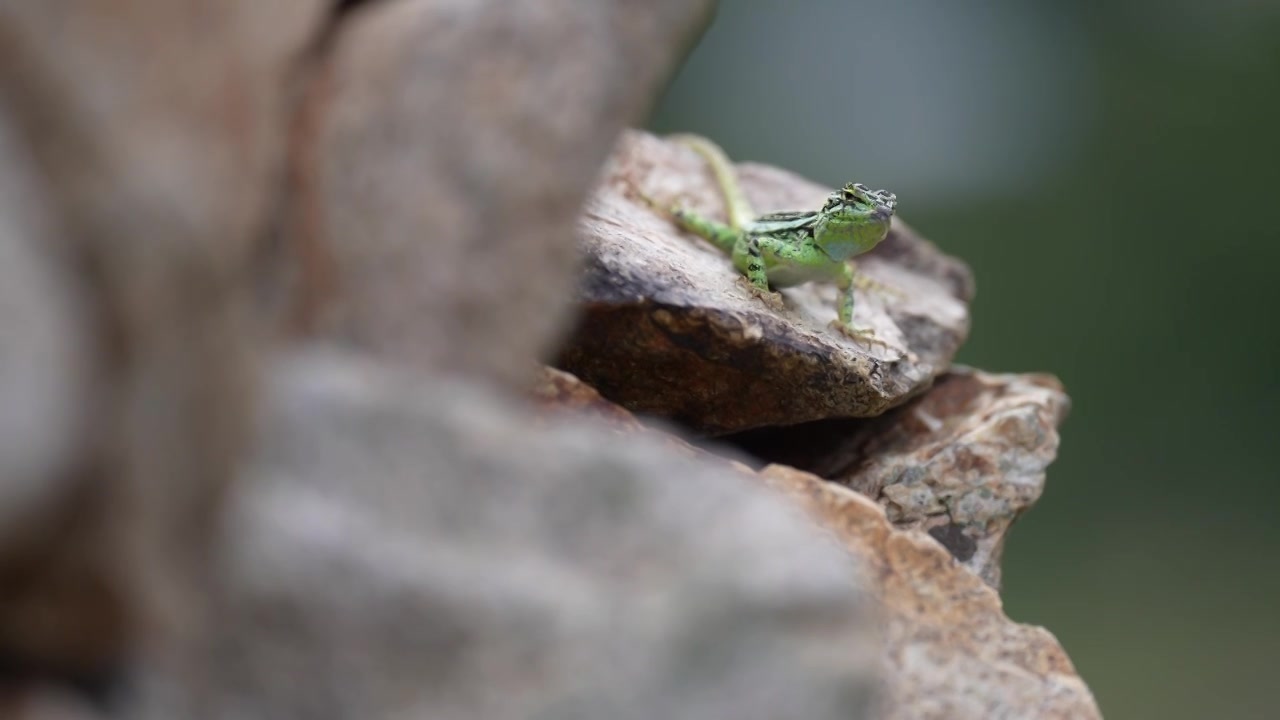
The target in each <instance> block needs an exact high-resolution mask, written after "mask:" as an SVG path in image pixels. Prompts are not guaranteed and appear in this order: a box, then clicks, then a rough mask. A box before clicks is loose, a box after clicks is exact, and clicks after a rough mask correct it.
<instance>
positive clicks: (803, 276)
mask: <svg viewBox="0 0 1280 720" xmlns="http://www.w3.org/2000/svg"><path fill="white" fill-rule="evenodd" d="M668 139H670V140H673V141H675V142H678V143H681V144H683V145H686V146H688V147H689V148H691V149H693V150H694V151H695V152H697V153H698V154H699V155H700V156H702V158H703V159H704V160H705V161H706V162H707V164H708V165H709V166H710V168H711V171H712V174H713V175H714V176H715V179H716V183H717V184H718V185H719V186H720V192H721V193H722V194H723V196H724V199H725V204H726V206H727V208H728V213H727V214H728V220H729V222H728V223H721V222H717V221H715V220H712V219H710V218H707V217H704V216H702V215H699V214H697V213H694V212H692V211H689V210H687V209H685V208H683V207H680V206H678V205H674V206H671V207H666V208H664V207H662V206H660V205H659V204H658V203H657V202H656V201H654V200H652V199H651V198H648V197H645V196H642V199H644V200H645V202H646V203H647V204H649V205H650V206H651V207H653V208H654V209H655V210H658V211H660V212H664V213H665V214H666V215H667V216H668V217H669V218H670V219H672V220H674V222H675V224H676V225H678V226H679V227H681V228H682V229H684V230H686V231H688V232H691V233H693V234H695V235H697V236H699V237H702V238H704V239H706V240H707V241H708V242H710V243H711V244H712V245H715V246H716V247H717V248H719V249H720V250H722V251H723V252H725V253H727V254H729V256H730V257H731V258H732V260H733V265H734V267H735V268H736V269H737V270H738V272H740V273H742V274H743V275H744V276H745V277H746V280H747V281H748V282H749V283H750V286H751V288H752V292H753V293H754V294H755V295H756V296H757V297H760V298H761V299H762V300H764V301H765V302H766V303H767V304H769V305H771V306H772V307H774V308H775V309H780V308H781V307H782V301H781V296H780V295H779V294H778V293H776V292H774V291H772V290H771V286H772V287H775V288H777V287H791V286H794V285H800V284H803V283H806V282H812V281H820V282H821V281H828V282H834V283H835V285H836V287H837V288H838V289H839V290H840V299H839V301H838V305H837V311H836V313H837V319H836V320H835V321H833V322H832V326H833V327H835V328H836V329H837V330H839V331H840V332H842V333H844V334H845V335H848V336H849V337H851V338H853V339H856V340H862V341H864V342H872V343H876V344H879V345H883V346H885V347H889V345H888V344H886V343H885V342H884V341H882V340H880V339H878V338H876V337H875V332H874V331H873V330H872V329H870V328H858V327H856V326H855V325H854V324H853V306H854V286H855V285H864V286H865V285H871V284H873V283H871V282H870V281H869V279H867V278H862V277H861V276H859V275H858V274H857V271H856V269H855V266H854V264H853V262H852V261H851V260H850V259H851V258H853V257H854V256H856V255H860V254H862V253H864V252H866V251H868V250H870V249H871V248H873V247H875V246H876V245H877V244H879V243H880V241H881V240H884V239H885V237H886V236H887V235H888V233H889V224H890V221H891V219H892V217H893V214H894V212H895V210H896V209H897V206H898V199H897V196H895V195H894V194H893V193H891V192H888V191H887V190H871V189H868V188H867V187H866V186H864V185H861V184H859V183H847V184H846V185H845V186H844V187H842V188H840V189H839V190H836V191H835V192H833V193H831V194H830V195H829V196H828V197H827V200H826V202H825V203H824V204H823V205H822V207H821V208H819V209H817V210H808V211H789V212H775V213H768V214H766V215H757V214H756V213H755V211H754V210H752V208H751V204H750V203H749V202H748V201H747V199H746V196H745V195H744V194H743V193H742V190H741V188H740V187H739V185H738V180H737V174H736V173H735V172H734V169H733V164H732V163H731V162H730V160H729V158H728V156H727V155H726V154H725V152H724V150H722V149H721V148H720V146H718V145H716V144H715V143H713V142H712V141H710V140H708V139H706V138H704V137H701V136H699V135H690V134H677V135H671V136H668ZM886 289H887V288H886Z"/></svg>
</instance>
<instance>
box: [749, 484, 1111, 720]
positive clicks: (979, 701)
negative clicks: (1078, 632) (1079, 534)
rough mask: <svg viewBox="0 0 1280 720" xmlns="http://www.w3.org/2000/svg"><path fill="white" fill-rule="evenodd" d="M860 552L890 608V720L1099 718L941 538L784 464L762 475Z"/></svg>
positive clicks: (1063, 664)
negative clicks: (902, 525)
mask: <svg viewBox="0 0 1280 720" xmlns="http://www.w3.org/2000/svg"><path fill="white" fill-rule="evenodd" d="M762 476H763V477H764V478H765V480H766V481H767V482H768V483H769V484H770V485H772V486H774V487H777V488H779V489H782V490H785V491H787V492H789V493H791V494H792V495H793V496H795V497H797V498H798V499H800V501H801V502H802V503H803V504H804V505H806V506H807V507H808V508H810V510H811V511H812V512H813V513H814V514H815V515H816V516H817V517H818V518H819V519H820V521H821V522H822V523H823V524H824V525H825V526H826V527H827V528H829V529H830V530H832V531H833V532H834V533H835V534H836V536H837V537H839V538H840V540H841V541H842V542H843V543H844V545H845V547H846V548H847V549H848V550H849V552H850V553H852V554H853V555H854V556H855V557H857V558H858V559H859V560H860V561H861V563H862V565H863V567H864V568H865V571H866V573H867V576H868V577H870V578H873V584H874V587H875V592H876V595H877V597H878V598H879V600H880V602H881V604H882V605H883V607H884V609H885V612H886V614H887V619H886V625H885V630H886V633H887V640H888V652H887V659H888V664H889V676H888V677H889V680H888V685H889V689H888V693H889V696H890V698H891V699H890V701H889V703H888V705H887V707H888V712H887V713H886V714H885V715H884V717H885V719H886V720H895V719H897V718H903V719H904V720H905V719H906V718H910V719H911V720H931V719H933V718H938V719H939V720H941V719H943V718H945V719H946V720H967V719H970V718H972V719H973V720H994V719H998V718H1037V719H1038V720H1054V719H1055V718H1063V719H1064V720H1065V719H1067V718H1070V719H1071V720H1082V719H1086V718H1101V717H1102V715H1101V713H1100V712H1099V710H1098V707H1097V703H1096V702H1095V701H1094V699H1093V695H1092V694H1091V693H1090V692H1089V688H1088V687H1087V686H1086V685H1085V684H1084V682H1083V681H1082V680H1081V679H1080V677H1079V675H1077V674H1076V671H1075V668H1074V667H1073V666H1072V665H1071V661H1070V659H1068V657H1067V655H1066V653H1065V652H1064V651H1063V649H1062V647H1061V646H1060V645H1059V644H1058V641H1057V639H1056V638H1054V637H1053V635H1052V634H1050V633H1049V632H1048V631H1047V630H1045V629H1043V628H1039V627H1033V626H1029V625H1020V624H1018V623H1014V622H1011V621H1010V620H1009V619H1008V618H1007V617H1005V615H1004V612H1003V611H1002V610H1001V606H1000V598H999V596H998V595H997V594H996V592H995V590H993V589H992V588H991V587H989V586H987V585H986V584H984V583H983V582H982V580H981V579H980V578H979V577H978V576H977V575H975V574H974V573H972V572H970V571H969V570H968V569H966V568H965V567H963V566H962V565H960V564H959V563H958V562H957V561H956V560H955V558H953V557H951V556H950V555H949V554H948V552H947V550H946V549H945V548H943V547H942V546H941V545H940V544H938V543H937V542H936V541H935V540H934V539H933V538H931V537H929V536H928V535H926V534H925V533H923V532H920V531H918V530H899V529H897V528H895V527H894V526H893V524H892V523H890V522H889V519H888V518H887V517H886V516H885V513H884V510H883V509H881V508H880V507H879V506H878V505H876V504H875V503H874V502H872V501H871V500H869V499H867V498H866V497H864V496H863V495H861V494H859V493H856V492H854V491H852V490H850V489H848V488H845V487H842V486H840V485H836V484H835V483H831V482H827V481H825V480H823V479H821V478H819V477H817V476H815V475H811V474H809V473H805V472H801V471H799V470H795V469H792V468H787V467H784V466H781V465H771V466H769V467H767V468H765V470H764V471H763V473H762Z"/></svg>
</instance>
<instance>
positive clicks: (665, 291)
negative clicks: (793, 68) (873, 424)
mask: <svg viewBox="0 0 1280 720" xmlns="http://www.w3.org/2000/svg"><path fill="white" fill-rule="evenodd" d="M739 174H740V177H741V181H742V184H743V188H744V190H745V192H746V193H747V195H748V197H749V198H750V200H751V202H752V204H753V205H754V206H755V208H756V209H757V210H758V211H759V212H771V211H776V210H786V209H803V208H809V207H817V206H818V205H820V204H821V203H822V201H823V199H824V198H825V197H826V195H827V193H828V192H830V190H829V189H828V188H824V187H822V186H820V185H817V184H815V183H812V182H809V181H807V180H805V179H803V178H801V177H799V176H797V175H795V174H792V173H789V172H786V171H784V170H780V169H777V168H773V167H766V166H762V165H753V164H745V165H741V166H739ZM637 191H638V192H637ZM639 193H643V194H644V195H647V196H649V197H652V198H655V199H657V200H659V201H662V202H668V201H673V202H679V203H680V204H682V205H684V206H686V207H689V208H691V209H694V210H696V211H699V212H702V213H705V214H708V215H710V216H712V217H720V218H723V217H724V206H723V202H722V199H721V197H720V194H719V190H718V189H717V188H716V185H715V183H714V181H713V178H712V176H711V173H710V170H709V169H708V168H707V167H705V164H704V163H703V162H702V160H701V159H700V158H699V157H698V156H697V155H696V154H695V153H694V152H693V151H692V150H689V149H688V148H685V147H684V146H682V145H679V144H676V143H672V142H669V141H665V140H662V139H659V138H657V137H655V136H653V135H649V134H647V133H643V132H639V131H628V132H627V133H626V134H625V135H624V136H623V137H622V139H621V140H620V142H619V144H618V146H617V148H616V149H615V152H614V155H613V157H612V158H611V160H610V162H609V164H608V166H607V167H606V169H605V172H604V175H603V177H602V180H601V182H600V184H599V186H598V188H597V189H596V191H595V193H594V194H593V196H592V197H591V199H590V200H589V201H588V203H587V205H586V208H585V211H584V213H583V217H582V220H581V222H580V224H579V234H580V240H581V243H580V244H581V247H582V252H583V254H584V261H585V262H584V264H585V272H584V277H583V280H582V283H581V286H580V291H579V292H580V300H581V304H582V306H583V309H584V314H583V317H582V319H581V321H580V322H579V324H578V326H577V328H576V330H575V332H573V333H572V336H571V337H570V339H569V341H568V342H567V343H566V345H565V346H564V349H563V350H562V352H561V353H560V356H559V358H558V361H557V363H556V364H557V365H558V366H559V367H561V368H563V369H566V370H568V371H570V372H573V373H574V374H575V375H577V376H579V377H581V378H582V379H583V380H585V381H587V382H588V383H589V384H591V385H592V386H593V387H595V388H597V389H598V390H599V391H600V393H601V394H602V395H604V396H605V397H607V398H609V399H610V400H612V401H614V402H617V403H619V404H620V405H622V406H624V407H626V408H628V409H630V410H633V411H636V412H640V413H644V414H651V415H656V416H661V417H666V418H670V419H672V420H674V421H676V422H679V423H681V424H683V425H685V426H686V427H689V428H691V429H693V430H694V431H697V432H701V433H705V434H708V435H718V434H724V433H730V432H735V431H740V430H746V429H750V428H756V427H762V426H770V425H790V424H796V423H802V422H808V421H812V420H819V419H824V418H839V417H869V416H874V415H879V414H881V413H883V412H884V411H885V410H886V409H888V408H890V407H893V406H895V405H898V404H901V403H902V402H903V401H905V400H907V399H908V398H910V397H912V396H913V395H915V394H917V393H919V392H921V391H922V390H924V389H925V388H927V387H929V385H930V384H931V383H932V382H933V380H934V378H935V377H936V376H938V375H939V374H940V373H942V372H944V371H945V370H946V369H947V368H948V366H949V365H950V363H951V359H952V357H953V356H954V355H955V353H956V351H957V350H958V349H959V347H960V345H961V343H962V342H963V341H964V339H965V337H966V336H967V334H968V330H969V311H968V306H967V303H968V301H969V300H970V298H971V297H972V295H973V281H972V277H971V275H970V273H969V270H968V268H967V267H965V265H964V264H963V263H961V262H960V261H959V260H956V259H955V258H951V257H948V256H946V255H944V254H942V253H941V252H940V251H938V250H937V248H935V247H934V246H933V245H932V244H931V243H929V242H928V241H926V240H924V239H922V238H920V237H919V236H918V235H916V234H915V233H914V232H913V231H912V230H911V229H910V228H909V227H907V226H906V224H905V223H902V222H900V221H898V220H896V219H895V221H894V225H893V228H892V230H891V232H890V235H889V237H888V238H887V239H886V240H885V241H884V242H882V243H881V244H880V245H879V246H878V247H877V248H876V249H875V250H873V251H872V252H870V253H867V254H866V255H863V256H861V257H859V259H858V267H859V269H860V270H861V271H862V272H863V273H864V274H866V275H867V276H869V277H870V278H871V279H873V280H875V281H877V282H878V283H880V284H882V285H884V286H887V287H888V288H891V290H890V291H880V290H868V291H859V294H858V304H857V308H856V311H855V320H856V322H858V323H859V324H860V325H862V326H864V327H870V328H873V329H874V330H875V332H876V334H877V335H878V336H879V337H880V338H881V339H883V340H885V341H886V342H887V343H888V345H889V347H884V346H881V345H876V344H868V343H863V342H858V341H855V340H852V339H850V338H847V337H845V336H844V335H842V334H840V333H839V332H837V331H835V330H832V329H831V328H830V327H829V325H830V324H831V322H832V321H833V320H834V319H835V317H836V306H835V303H836V289H835V287H834V286H832V285H829V284H820V283H814V284H810V285H805V286H801V287H797V288H787V289H784V290H782V294H783V297H784V301H785V308H784V309H782V310H780V311H779V310H775V309H772V308H770V307H769V306H768V305H766V304H765V303H764V302H763V301H761V300H760V299H758V298H757V297H755V296H754V295H753V294H752V293H751V291H750V289H749V288H748V287H747V286H746V284H745V283H744V282H743V281H742V280H741V279H740V277H741V276H740V274H739V273H738V272H737V271H736V270H734V268H733V266H732V264H731V263H730V260H729V258H728V257H726V256H725V255H724V254H723V253H721V252H720V251H719V250H717V249H716V248H715V247H714V246H712V245H710V244H708V243H706V242H703V241H702V240H700V239H698V238H696V237H694V236H692V235H690V234H687V233H684V232H682V231H680V230H679V229H678V228H676V227H675V226H674V225H672V224H671V222H670V221H669V220H668V219H667V218H665V217H663V216H662V215H660V214H659V213H657V212H655V211H654V210H653V209H651V208H650V207H649V206H648V205H647V204H645V202H644V201H643V200H642V199H641V198H640V195H639ZM638 368H643V369H644V372H642V373H641V372H637V369H638ZM762 378H768V380H767V381H764V380H762Z"/></svg>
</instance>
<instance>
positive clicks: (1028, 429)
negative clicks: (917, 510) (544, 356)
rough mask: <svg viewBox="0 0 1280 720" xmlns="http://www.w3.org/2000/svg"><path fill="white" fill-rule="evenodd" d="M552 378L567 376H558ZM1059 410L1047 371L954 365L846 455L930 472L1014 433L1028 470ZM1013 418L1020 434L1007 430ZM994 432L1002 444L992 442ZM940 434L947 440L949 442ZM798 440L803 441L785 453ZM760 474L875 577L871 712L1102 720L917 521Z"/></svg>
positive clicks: (775, 474)
mask: <svg viewBox="0 0 1280 720" xmlns="http://www.w3.org/2000/svg"><path fill="white" fill-rule="evenodd" d="M561 384H562V385H571V382H570V381H569V380H565V379H563V378H562V379H561ZM565 394H569V395H583V394H586V391H583V390H572V391H569V390H566V391H565ZM575 405H578V403H573V402H571V403H570V404H569V406H570V407H574V406H575ZM589 407H590V412H591V413H593V414H595V413H599V412H600V410H599V409H598V408H597V407H596V406H595V404H592V405H591V406H589ZM1065 407H1066V398H1065V396H1064V395H1062V393H1061V390H1060V389H1059V388H1058V386H1057V384H1056V382H1055V381H1053V380H1052V379H1050V378H1047V377H1045V376H1035V375H1026V376H1016V375H989V374H986V373H981V372H978V371H974V370H961V371H958V372H957V373H956V374H953V375H949V376H947V377H945V378H943V379H942V380H940V381H939V383H938V385H937V386H935V387H934V388H933V389H931V390H930V391H929V392H928V393H926V394H925V395H924V396H923V397H921V398H918V399H916V400H915V401H913V402H912V403H911V404H909V405H907V406H905V407H903V408H900V409H899V410H896V411H894V412H892V413H889V414H888V415H886V416H884V417H883V418H877V419H876V420H874V421H871V425H874V426H876V427H877V428H878V429H877V431H875V432H872V431H871V429H870V428H869V427H868V422H867V421H861V422H862V426H863V427H864V429H866V430H867V432H866V434H865V437H864V442H863V445H862V446H860V447H859V448H858V453H857V454H853V453H850V455H852V456H856V457H860V458H861V461H862V463H863V465H862V467H863V468H864V469H865V470H864V471H866V472H872V471H871V468H873V467H879V468H880V470H878V471H876V472H878V473H880V474H883V473H887V472H888V468H891V467H894V466H895V464H900V463H902V462H904V460H903V458H904V457H906V455H907V453H908V449H911V450H914V451H915V453H916V457H917V458H919V457H920V456H922V455H924V454H926V453H928V452H933V453H936V454H937V455H938V460H937V461H936V464H934V465H932V466H931V467H930V468H929V471H930V474H933V473H935V472H937V473H940V472H941V471H942V470H943V469H944V467H945V466H946V465H948V461H947V460H945V459H944V458H952V457H956V456H957V455H958V454H962V453H961V450H962V449H963V448H966V447H972V446H973V445H975V444H976V445H979V446H981V447H982V448H983V452H984V453H987V454H989V453H992V448H993V447H994V446H996V445H1000V444H1002V443H1004V442H1008V441H1010V440H1011V439H1012V438H1016V437H1021V438H1023V440H1024V441H1026V442H1024V443H1023V444H1021V445H1012V446H1007V449H1008V452H1009V455H1008V457H1009V458H1010V460H1011V462H1012V464H1013V465H1014V466H1015V467H1026V466H1028V465H1029V464H1033V463H1031V462H1030V461H1029V459H1028V458H1029V457H1030V456H1031V455H1036V456H1038V457H1043V458H1044V459H1045V460H1046V462H1047V460H1048V459H1049V457H1051V455H1052V448H1053V447H1056V435H1055V433H1054V430H1053V427H1054V424H1055V423H1056V422H1057V421H1058V420H1059V419H1060V415H1061V413H1063V412H1065ZM970 414H971V415H970ZM597 416H598V415H597ZM848 422H849V421H845V423H846V424H848ZM823 424H824V423H815V424H814V425H815V426H821V425H823ZM826 424H831V425H837V424H839V423H836V422H829V423H826ZM1001 426H1003V427H1002V428H1001ZM1015 426H1016V427H1020V428H1021V430H1016V431H1015ZM634 427H635V428H639V427H640V425H639V423H635V425H634ZM806 427H810V426H806ZM944 428H945V431H944ZM998 428H999V429H998ZM1033 429H1035V430H1037V431H1039V432H1042V433H1044V435H1053V436H1054V441H1053V442H1049V441H1048V440H1046V439H1045V438H1044V437H1042V438H1041V439H1040V441H1038V442H1034V443H1033V442H1030V440H1031V438H1032V437H1033V436H1034V435H1035V432H1033V431H1032V430H1033ZM993 433H994V434H995V436H997V437H1002V438H1004V440H1002V441H993V440H991V438H990V436H991V435H992V434H993ZM843 437H844V439H845V442H844V443H843V444H840V445H838V446H836V447H835V448H834V449H833V450H831V451H829V452H830V454H829V455H828V456H818V457H819V460H820V461H824V462H827V463H834V462H843V463H844V464H845V465H846V466H847V465H849V464H850V463H851V462H852V461H851V460H849V459H848V457H845V456H842V455H841V453H842V452H844V453H849V447H850V443H849V442H848V437H849V435H848V434H847V433H846V434H845V435H844V436H843ZM784 439H785V438H784ZM948 440H950V441H952V442H953V443H955V444H954V445H947V441H948ZM966 443H968V445H966ZM797 447H802V446H793V448H792V449H793V450H795V449H796V448H797ZM1032 448H1035V449H1032ZM1043 453H1047V454H1048V456H1049V457H1044V456H1043V455H1041V454H1043ZM1040 472H1041V473H1042V472H1043V465H1041V466H1040ZM860 477H862V476H860ZM760 478H761V479H762V480H763V481H764V482H765V483H766V484H767V485H769V486H771V487H774V488H776V489H779V490H782V491H783V492H785V493H787V494H788V495H789V496H791V497H792V498H793V499H796V500H798V501H799V502H800V503H801V505H802V506H804V507H806V508H808V510H809V511H810V512H811V513H813V515H814V517H815V519H816V520H817V521H818V522H819V523H820V524H822V525H823V526H825V527H826V528H828V529H829V530H830V531H832V532H833V533H834V534H835V536H836V537H838V538H839V539H840V541H841V542H842V543H843V544H844V546H845V547H846V549H848V550H849V552H850V553H851V554H852V555H853V556H854V557H855V558H857V559H858V560H859V562H860V563H861V565H862V567H863V569H864V572H866V573H868V574H869V577H870V578H872V590H873V592H874V593H875V595H876V598H877V601H878V602H879V603H880V604H881V605H882V607H883V608H884V611H885V613H886V618H885V620H886V632H887V640H888V644H887V646H886V650H885V662H886V666H887V667H888V669H889V674H888V677H887V681H886V682H887V686H888V688H889V695H890V702H888V703H887V704H886V707H885V714H884V715H877V716H876V717H884V718H887V719H893V718H913V719H914V718H922V719H925V720H927V719H929V718H947V719H948V720H951V719H955V720H965V719H966V718H975V719H978V718H982V719H985V718H1023V717H1035V718H1091V717H1092V718H1096V717H1100V714H1099V712H1098V709H1097V706H1096V704H1095V702H1094V700H1093V697H1092V695H1091V694H1090V692H1089V690H1088V688H1087V687H1086V686H1085V685H1084V683H1083V681H1082V680H1081V679H1080V678H1079V676H1078V675H1077V674H1076V672H1075V670H1074V668H1073V667H1072V665H1071V662H1070V660H1069V659H1068V658H1067V656H1066V654H1065V652H1064V651H1063V650H1062V648H1061V646H1060V645H1059V644H1058V642H1057V640H1056V639H1055V638H1054V637H1053V636H1052V635H1051V634H1050V633H1049V632H1047V631H1046V630H1044V629H1042V628H1038V627H1031V626H1025V625H1019V624H1017V623H1013V622H1011V621H1010V620H1009V619H1008V618H1007V617H1005V615H1004V613H1003V611H1002V609H1001V606H1000V598H999V597H998V596H997V595H996V593H995V591H994V589H993V588H992V587H990V586H987V585H984V584H983V580H982V579H981V578H979V577H978V575H977V574H975V573H974V572H972V571H971V570H970V569H968V568H966V567H965V566H964V565H962V564H960V563H959V562H957V561H956V560H955V558H954V557H949V556H948V550H947V548H944V547H943V546H942V545H941V544H939V542H938V541H937V538H936V537H931V535H932V533H926V531H925V530H924V528H925V527H928V525H927V524H926V523H923V522H914V523H905V524H904V527H896V526H895V525H894V523H893V522H891V521H890V518H889V517H888V516H886V514H885V512H884V510H883V509H882V508H880V507H879V506H878V505H876V503H874V502H873V501H872V500H870V499H869V498H867V497H866V496H864V495H862V494H860V493H858V492H854V491H853V490H851V489H849V488H847V487H844V486H842V485H838V484H836V483H834V482H828V481H824V480H823V479H821V478H819V477H817V476H815V475H813V474H811V473H806V472H803V471H800V470H796V469H794V468H789V467H786V466H782V465H776V464H775V465H769V466H767V467H765V468H764V469H763V470H762V471H761V473H760ZM1042 481H1043V475H1042V474H1041V475H1040V476H1039V478H1038V480H1036V481H1035V484H1036V487H1037V494H1038V488H1039V483H1041V482H1042ZM1006 496H1008V497H1012V496H1013V493H1011V492H1006ZM952 552H954V550H953V551H952ZM993 567H996V566H994V565H993ZM996 569H997V572H998V567H997V568H996Z"/></svg>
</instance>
